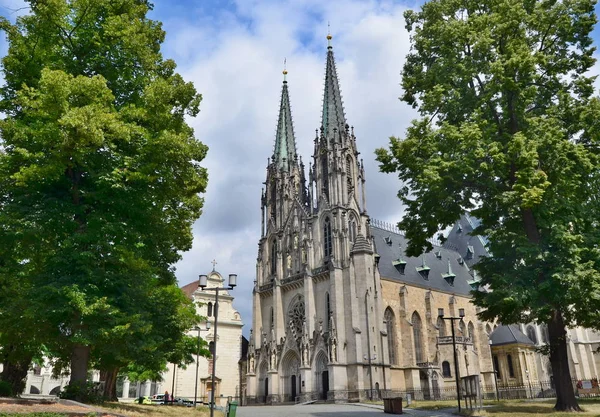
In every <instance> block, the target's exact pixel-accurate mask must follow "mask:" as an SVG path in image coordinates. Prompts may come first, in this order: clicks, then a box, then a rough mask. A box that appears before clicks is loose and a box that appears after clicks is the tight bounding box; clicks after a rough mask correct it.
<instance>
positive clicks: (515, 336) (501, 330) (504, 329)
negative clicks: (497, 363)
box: [490, 324, 535, 346]
mask: <svg viewBox="0 0 600 417" xmlns="http://www.w3.org/2000/svg"><path fill="white" fill-rule="evenodd" d="M490 340H491V341H492V346H501V345H510V344H512V343H520V344H523V345H531V346H535V343H533V342H532V341H531V339H530V338H528V337H527V336H525V334H523V332H522V331H521V330H519V326H517V325H516V324H509V325H502V326H498V327H496V329H494V331H493V332H492V334H490Z"/></svg>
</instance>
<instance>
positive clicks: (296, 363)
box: [281, 350, 300, 401]
mask: <svg viewBox="0 0 600 417" xmlns="http://www.w3.org/2000/svg"><path fill="white" fill-rule="evenodd" d="M281 368H282V369H281V371H282V375H281V381H282V383H283V389H282V390H281V393H282V394H283V401H296V396H297V395H298V376H299V375H300V370H299V368H300V357H299V355H298V353H297V352H296V351H295V350H288V351H287V353H286V354H285V356H284V357H283V361H282V363H281Z"/></svg>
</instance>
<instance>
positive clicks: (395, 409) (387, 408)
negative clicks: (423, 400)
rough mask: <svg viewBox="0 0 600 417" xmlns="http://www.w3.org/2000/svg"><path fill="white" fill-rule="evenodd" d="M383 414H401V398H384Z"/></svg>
mask: <svg viewBox="0 0 600 417" xmlns="http://www.w3.org/2000/svg"><path fill="white" fill-rule="evenodd" d="M383 412H384V413H387V414H402V397H394V398H384V399H383Z"/></svg>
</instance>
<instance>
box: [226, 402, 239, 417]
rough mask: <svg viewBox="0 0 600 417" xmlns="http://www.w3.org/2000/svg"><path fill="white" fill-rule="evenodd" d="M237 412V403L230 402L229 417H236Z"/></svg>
mask: <svg viewBox="0 0 600 417" xmlns="http://www.w3.org/2000/svg"><path fill="white" fill-rule="evenodd" d="M236 410H237V401H232V402H230V403H229V410H227V417H235V412H236Z"/></svg>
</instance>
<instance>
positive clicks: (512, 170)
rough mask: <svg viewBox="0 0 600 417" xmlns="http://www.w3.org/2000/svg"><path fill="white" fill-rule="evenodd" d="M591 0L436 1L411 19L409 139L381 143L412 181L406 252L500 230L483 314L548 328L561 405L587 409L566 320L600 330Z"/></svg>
mask: <svg viewBox="0 0 600 417" xmlns="http://www.w3.org/2000/svg"><path fill="white" fill-rule="evenodd" d="M594 5H595V1H590V0H566V1H559V2H557V1H553V0H543V1H538V0H525V1H524V0H483V1H481V0H479V1H470V0H466V1H456V0H432V1H429V2H427V3H426V4H424V5H423V6H422V8H421V10H420V11H409V12H407V13H406V14H405V18H406V26H407V29H408V31H409V32H410V33H411V51H410V53H409V55H408V56H407V60H406V63H405V65H404V70H403V76H402V86H403V89H404V93H403V96H402V100H404V101H405V102H407V103H409V104H410V105H412V106H413V107H415V108H417V109H418V110H419V113H420V116H421V117H420V118H419V119H417V120H415V121H413V123H412V125H411V126H410V127H409V128H408V130H407V132H406V136H405V137H404V138H403V139H398V138H391V142H390V147H389V149H378V150H377V151H376V154H377V159H378V161H379V162H380V163H381V170H382V171H384V172H390V173H392V172H395V173H397V174H398V176H399V179H400V180H401V181H402V182H403V186H402V188H401V189H400V191H399V193H398V195H399V197H400V198H401V200H402V201H403V202H404V204H405V205H406V215H405V217H404V218H403V220H402V221H401V222H400V223H399V227H400V228H401V229H403V230H405V231H406V235H407V237H408V238H409V241H410V243H409V247H408V253H409V254H412V255H416V254H419V253H421V252H422V251H424V250H430V249H431V245H430V244H429V243H428V242H427V240H426V239H427V238H428V237H430V236H432V235H434V234H435V233H436V232H437V231H438V230H440V229H442V228H444V227H447V226H449V225H451V224H453V223H454V222H455V221H457V220H458V219H459V216H460V214H461V213H463V212H465V211H472V214H473V215H475V216H476V217H478V218H479V219H481V226H480V227H478V228H477V230H475V233H478V234H482V235H486V236H488V237H489V241H490V244H489V249H490V251H491V253H492V255H493V256H492V257H489V258H486V259H484V260H483V261H481V262H480V263H479V264H478V265H477V266H476V268H477V270H478V271H479V272H480V273H481V277H482V282H481V285H482V287H485V288H488V289H489V290H490V291H480V292H476V293H475V295H474V301H475V303H476V304H477V305H479V306H481V307H484V310H483V312H482V313H481V317H482V318H483V319H488V320H492V319H495V318H498V319H499V320H501V321H502V322H503V323H515V322H530V321H535V322H539V323H547V324H548V331H549V336H550V345H549V351H550V360H551V364H552V370H553V374H554V381H555V383H556V392H557V402H556V406H555V407H556V409H558V410H579V406H578V404H577V402H576V399H575V396H574V392H573V386H572V383H571V379H570V375H569V369H568V359H567V341H566V332H565V327H566V326H572V325H581V326H590V327H595V328H598V326H599V325H600V324H599V323H600V310H599V309H598V308H593V307H592V306H598V305H600V273H599V266H600V262H599V261H600V259H599V248H598V241H599V240H598V237H599V234H598V232H599V228H598V218H599V216H598V214H599V212H598V205H597V195H593V192H594V191H595V190H598V185H599V183H598V168H599V161H598V125H597V123H598V122H597V120H598V119H599V118H598V116H599V115H600V106H599V102H598V100H597V99H596V98H593V92H594V91H593V85H592V83H593V80H594V79H593V77H590V76H589V74H588V71H589V70H590V69H591V68H592V65H593V64H594V62H595V61H594V58H593V57H592V54H593V51H594V48H593V46H592V39H591V38H590V33H591V31H592V28H593V26H594V24H595V23H596V16H595V15H594Z"/></svg>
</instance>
